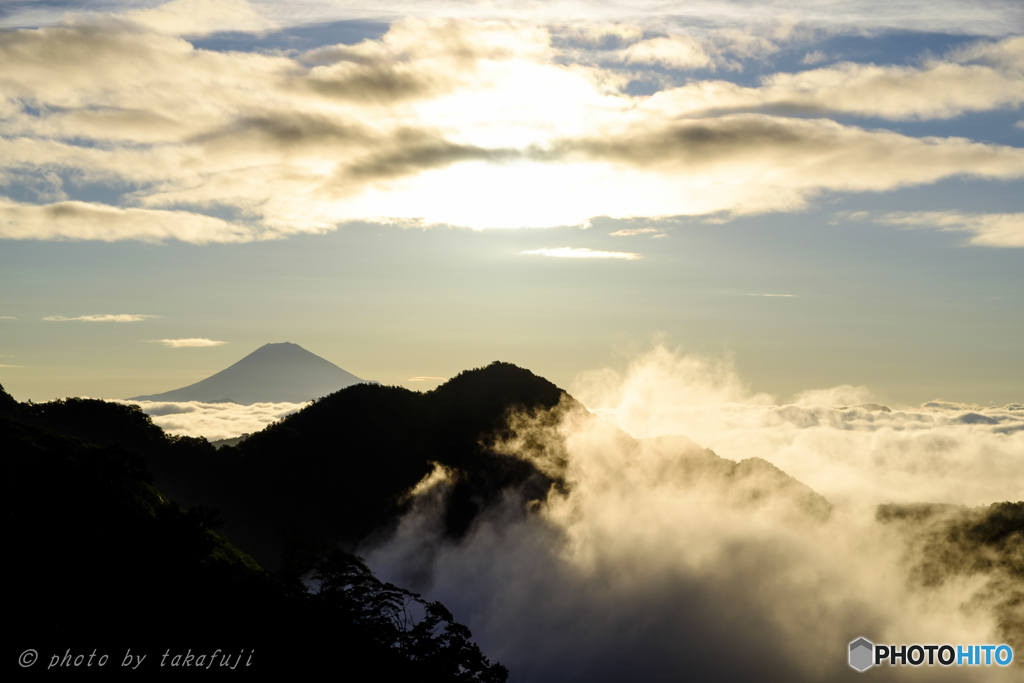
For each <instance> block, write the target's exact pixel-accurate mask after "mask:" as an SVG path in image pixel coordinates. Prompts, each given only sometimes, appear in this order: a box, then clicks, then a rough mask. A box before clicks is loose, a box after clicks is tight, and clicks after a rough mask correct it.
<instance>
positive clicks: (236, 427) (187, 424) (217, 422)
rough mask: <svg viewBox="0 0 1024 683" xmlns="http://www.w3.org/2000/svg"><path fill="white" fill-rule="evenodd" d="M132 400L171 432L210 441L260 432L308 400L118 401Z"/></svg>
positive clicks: (156, 422)
mask: <svg viewBox="0 0 1024 683" xmlns="http://www.w3.org/2000/svg"><path fill="white" fill-rule="evenodd" d="M118 403H132V404H135V405H138V406H139V407H140V408H142V411H143V412H144V413H146V414H147V415H149V416H150V417H152V418H153V422H154V423H155V424H157V425H158V426H160V427H161V428H163V430H164V431H166V432H167V433H168V434H174V435H180V436H195V437H199V436H202V437H206V438H207V439H208V440H210V441H216V440H218V439H233V438H235V437H237V436H241V435H243V434H252V433H255V432H258V431H260V430H261V429H263V428H264V427H266V426H267V425H268V424H270V423H271V422H276V421H277V420H280V419H281V418H283V417H284V416H285V415H288V414H290V413H293V412H295V411H297V410H301V409H302V408H304V407H305V406H307V405H309V404H308V403H254V404H252V405H247V406H244V405H239V404H237V403H200V402H199V401H188V402H161V401H118Z"/></svg>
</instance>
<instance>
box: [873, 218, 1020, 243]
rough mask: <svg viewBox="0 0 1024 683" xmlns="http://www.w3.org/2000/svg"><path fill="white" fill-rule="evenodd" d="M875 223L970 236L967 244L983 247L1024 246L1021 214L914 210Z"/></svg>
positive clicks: (876, 219) (877, 219) (879, 219)
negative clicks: (961, 233)
mask: <svg viewBox="0 0 1024 683" xmlns="http://www.w3.org/2000/svg"><path fill="white" fill-rule="evenodd" d="M873 220H874V221H875V222H877V223H884V224H887V225H900V226H905V227H908V228H925V229H932V230H941V231H943V232H966V233H971V238H970V240H969V241H970V243H971V244H975V245H978V246H983V247H1024V213H960V212H958V211H914V212H900V213H887V214H884V215H882V216H878V217H876V218H874V219H873Z"/></svg>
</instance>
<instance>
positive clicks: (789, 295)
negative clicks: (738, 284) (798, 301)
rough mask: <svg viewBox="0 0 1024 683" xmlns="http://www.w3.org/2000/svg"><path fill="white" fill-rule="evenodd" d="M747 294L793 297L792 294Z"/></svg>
mask: <svg viewBox="0 0 1024 683" xmlns="http://www.w3.org/2000/svg"><path fill="white" fill-rule="evenodd" d="M747 296H781V297H787V298H788V297H792V296H793V295H792V294H748V295H747Z"/></svg>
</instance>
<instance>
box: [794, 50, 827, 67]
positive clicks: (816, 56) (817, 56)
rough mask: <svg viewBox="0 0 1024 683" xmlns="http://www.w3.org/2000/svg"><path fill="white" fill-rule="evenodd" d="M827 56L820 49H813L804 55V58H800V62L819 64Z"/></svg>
mask: <svg viewBox="0 0 1024 683" xmlns="http://www.w3.org/2000/svg"><path fill="white" fill-rule="evenodd" d="M827 60H828V56H827V55H826V54H825V53H824V52H822V51H821V50H814V51H813V52H808V53H807V54H806V55H804V58H803V59H801V60H800V63H801V64H820V63H821V62H824V61H827Z"/></svg>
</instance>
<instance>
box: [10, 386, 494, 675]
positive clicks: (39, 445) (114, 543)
mask: <svg viewBox="0 0 1024 683" xmlns="http://www.w3.org/2000/svg"><path fill="white" fill-rule="evenodd" d="M86 405H87V404H86ZM108 405H113V404H108ZM69 406H70V407H69ZM52 407H53V406H51V408H52ZM75 407H76V404H75V403H74V402H71V403H68V402H62V403H61V404H59V410H55V411H52V413H53V414H51V415H50V416H49V417H50V419H51V420H53V419H55V418H56V417H57V415H56V413H61V412H64V413H74V410H75ZM87 407H89V408H93V409H95V406H89V405H87ZM36 409H37V406H33V405H22V406H19V405H18V404H16V403H15V402H14V401H13V400H11V399H10V396H9V395H7V394H6V393H4V392H3V391H2V388H0V452H2V453H3V459H2V466H3V480H4V482H5V491H4V505H5V508H6V521H7V530H8V536H7V543H8V551H7V553H6V555H5V559H6V560H7V562H6V565H7V566H6V572H5V578H6V580H7V585H8V590H7V597H6V598H5V610H4V614H5V617H6V619H7V621H8V623H9V624H11V625H13V626H14V627H15V629H14V631H13V632H12V634H11V635H9V636H8V638H7V639H6V640H5V648H4V650H5V667H6V668H7V669H8V670H13V671H14V672H16V673H17V674H18V675H19V677H23V676H25V675H31V674H34V675H47V674H44V673H42V672H46V671H47V669H49V668H51V667H54V668H58V669H59V668H74V667H75V662H76V661H77V663H78V665H79V666H80V667H81V668H88V667H87V666H86V662H87V661H88V662H89V663H90V664H91V665H92V667H93V668H94V669H95V670H96V671H97V672H98V673H102V674H103V675H110V674H111V673H116V672H119V671H132V666H131V665H134V666H135V667H136V668H135V669H134V671H133V675H137V676H143V677H145V678H146V679H151V678H152V677H153V675H154V674H155V673H156V670H157V669H160V668H162V667H164V668H163V670H164V671H166V670H169V669H170V668H171V667H172V666H174V665H175V662H176V661H177V663H178V664H179V665H183V663H184V662H188V667H189V668H190V669H193V668H206V667H207V666H213V667H216V669H215V670H219V671H220V672H224V671H225V670H227V669H228V668H232V667H233V668H234V670H233V671H232V675H246V674H248V675H253V676H255V675H260V676H265V675H266V674H268V673H269V674H271V675H281V674H289V675H292V676H294V675H298V676H310V675H313V674H324V673H326V674H342V675H344V674H346V672H347V673H349V674H352V673H353V672H357V671H361V670H362V671H365V670H372V671H374V672H375V674H377V675H383V676H384V677H385V678H386V679H389V680H390V679H394V680H398V679H399V678H401V679H406V678H408V679H412V680H450V681H454V680H477V681H503V680H504V679H505V677H506V672H505V670H504V669H503V668H502V667H500V665H491V664H490V663H489V662H487V660H486V658H484V657H483V655H482V654H481V653H480V651H479V649H478V648H477V647H476V646H475V645H473V644H472V643H471V642H470V640H469V638H470V634H469V632H468V630H467V629H465V627H462V626H460V625H459V624H457V623H456V622H455V620H454V618H453V617H452V615H451V614H449V613H448V612H447V611H446V610H445V609H444V607H443V606H442V605H440V604H439V603H429V602H426V601H423V600H421V599H419V598H418V596H415V595H413V594H411V593H408V592H407V591H404V590H402V589H400V588H397V587H395V586H391V585H387V584H382V583H381V582H380V581H378V580H376V578H375V577H374V576H373V575H372V573H371V572H370V571H369V570H368V569H367V568H366V567H365V565H363V564H362V562H361V561H360V560H359V559H358V558H356V557H354V556H351V555H349V554H347V553H344V552H340V551H335V552H333V553H328V554H323V555H320V556H318V557H315V558H313V560H312V561H311V562H310V563H309V565H308V566H307V567H303V568H301V569H300V571H306V570H312V571H313V572H314V573H313V578H314V580H315V581H316V582H317V584H318V585H319V586H320V590H319V591H318V592H315V593H314V592H310V591H309V590H307V588H306V586H305V585H304V584H303V583H301V582H300V581H299V580H298V577H297V576H296V575H295V574H294V573H292V574H288V573H278V574H270V573H268V572H266V571H264V570H263V569H262V568H260V567H259V565H258V564H257V563H256V562H255V561H253V560H252V559H251V558H250V557H248V556H246V555H245V554H243V553H241V552H240V551H238V550H237V549H236V548H235V547H234V546H233V545H232V544H231V543H229V542H228V541H226V540H225V539H224V538H223V537H221V536H219V535H218V534H217V533H216V532H215V531H214V529H215V528H216V527H217V526H219V524H220V521H219V520H218V518H217V515H216V514H215V513H213V512H211V511H209V510H207V509H203V508H193V509H191V510H187V511H186V510H183V509H182V508H181V507H179V506H178V505H177V504H176V503H174V502H173V501H171V500H169V499H168V498H167V497H166V496H165V495H164V494H162V493H161V492H160V491H159V490H157V489H156V488H155V487H154V486H153V485H152V477H151V475H150V474H149V473H148V472H147V471H146V469H145V468H144V466H143V463H142V461H141V459H140V458H139V457H138V456H136V455H134V454H132V453H130V452H128V451H126V450H125V449H123V448H122V447H120V446H116V445H97V444H91V443H87V442H85V441H82V440H81V439H76V438H70V437H67V436H61V435H58V434H56V433H54V432H52V431H49V430H47V429H44V428H42V427H39V426H37V425H35V424H32V422H33V421H34V418H35V417H36V416H35V415H34V413H36V412H38V411H37V410H36ZM114 410H117V409H114ZM112 414H113V415H114V416H118V415H120V417H121V418H124V424H122V425H121V427H122V429H123V430H124V431H127V432H129V433H130V432H131V430H130V429H125V425H128V427H131V426H132V425H133V417H135V415H134V414H133V413H130V412H129V413H117V412H114V413H112ZM143 417H144V416H143ZM139 422H140V424H143V425H144V424H145V421H144V420H143V421H139ZM135 426H139V425H135ZM143 431H145V430H143ZM135 436H136V437H137V436H138V435H137V434H136V435H135ZM136 443H139V442H136ZM174 446H175V441H174V440H169V441H168V442H167V443H166V444H164V447H165V448H166V449H168V450H169V451H173V450H174ZM211 450H212V449H211ZM417 604H418V605H419V607H418V622H417V623H416V624H410V623H407V622H404V623H403V622H402V621H400V620H398V619H396V617H398V616H401V615H403V614H405V611H406V610H407V609H408V608H409V606H410V605H413V606H415V605H417ZM165 653H167V654H168V656H167V658H164V657H163V655H164V654H165ZM90 654H94V656H93V658H92V659H87V658H88V657H89V655H90ZM215 654H216V657H214V656H213V655H215ZM79 655H81V657H79ZM104 655H106V657H104ZM176 655H180V656H178V657H177V660H176V659H175V656H176ZM189 655H191V657H189V659H187V660H186V659H185V658H186V657H188V656H189ZM226 655H227V657H226ZM199 656H202V657H203V659H202V660H198V657H199ZM65 657H66V663H65V664H62V662H65ZM140 657H142V658H143V659H142V660H141V661H140V660H139V658H140ZM33 658H36V659H37V661H35V663H34V664H32V665H31V666H28V667H25V666H22V665H24V664H30V663H31V662H32V660H33ZM125 661H128V662H129V666H127V667H126V666H124V662H125ZM101 664H102V668H101ZM140 669H141V670H140ZM50 675H52V674H50Z"/></svg>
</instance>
